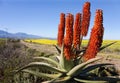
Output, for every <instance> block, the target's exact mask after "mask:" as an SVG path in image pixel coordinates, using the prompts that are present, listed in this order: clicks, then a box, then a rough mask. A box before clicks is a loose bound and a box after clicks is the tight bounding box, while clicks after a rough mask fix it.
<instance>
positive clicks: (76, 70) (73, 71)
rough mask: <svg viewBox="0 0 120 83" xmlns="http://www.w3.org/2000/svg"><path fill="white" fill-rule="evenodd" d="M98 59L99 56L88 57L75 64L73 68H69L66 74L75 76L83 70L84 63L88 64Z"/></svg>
mask: <svg viewBox="0 0 120 83" xmlns="http://www.w3.org/2000/svg"><path fill="white" fill-rule="evenodd" d="M100 59H101V58H100V57H97V58H93V59H90V60H88V61H86V62H84V63H81V64H79V65H77V66H75V67H74V68H73V69H71V70H70V71H69V72H68V73H67V75H69V76H76V75H78V74H79V73H80V72H81V71H82V70H83V68H84V67H86V65H88V64H90V63H92V62H95V61H97V60H100Z"/></svg>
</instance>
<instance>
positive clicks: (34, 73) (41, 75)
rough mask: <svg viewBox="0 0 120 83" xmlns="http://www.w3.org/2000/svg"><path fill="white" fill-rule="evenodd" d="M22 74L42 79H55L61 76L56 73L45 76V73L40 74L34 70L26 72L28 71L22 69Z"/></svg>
mask: <svg viewBox="0 0 120 83" xmlns="http://www.w3.org/2000/svg"><path fill="white" fill-rule="evenodd" d="M22 71H23V72H26V73H29V74H32V75H35V76H38V77H42V78H52V79H55V78H56V77H60V76H61V75H62V74H61V73H58V74H47V73H41V72H38V71H35V70H28V69H24V70H22Z"/></svg>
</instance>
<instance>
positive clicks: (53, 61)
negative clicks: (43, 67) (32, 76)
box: [34, 57, 59, 66]
mask: <svg viewBox="0 0 120 83" xmlns="http://www.w3.org/2000/svg"><path fill="white" fill-rule="evenodd" d="M34 59H35V60H45V61H47V62H49V63H52V64H53V65H55V66H59V63H58V62H57V61H55V60H53V59H51V58H47V57H34Z"/></svg>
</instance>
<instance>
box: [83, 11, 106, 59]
mask: <svg viewBox="0 0 120 83" xmlns="http://www.w3.org/2000/svg"><path fill="white" fill-rule="evenodd" d="M103 32H104V28H103V13H102V10H97V11H96V16H95V21H94V26H93V28H92V31H91V36H90V40H89V44H88V47H87V49H86V52H85V54H84V55H83V59H84V60H85V61H87V60H89V59H91V58H94V57H95V56H96V55H97V52H98V51H99V48H100V47H101V44H102V40H103Z"/></svg>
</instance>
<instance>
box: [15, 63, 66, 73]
mask: <svg viewBox="0 0 120 83" xmlns="http://www.w3.org/2000/svg"><path fill="white" fill-rule="evenodd" d="M31 67H39V68H44V69H45V70H49V71H51V72H58V73H65V72H66V71H64V70H62V69H58V68H55V67H52V65H50V64H47V63H43V62H32V63H29V64H28V65H26V66H24V67H22V68H20V69H18V70H17V72H19V71H21V70H23V69H27V68H31Z"/></svg>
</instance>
